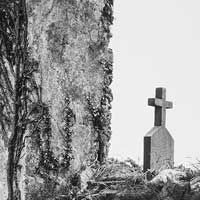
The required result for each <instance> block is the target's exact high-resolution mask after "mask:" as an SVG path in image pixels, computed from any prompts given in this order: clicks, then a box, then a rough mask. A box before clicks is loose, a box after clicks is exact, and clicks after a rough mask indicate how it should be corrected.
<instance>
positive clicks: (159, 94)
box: [148, 88, 173, 126]
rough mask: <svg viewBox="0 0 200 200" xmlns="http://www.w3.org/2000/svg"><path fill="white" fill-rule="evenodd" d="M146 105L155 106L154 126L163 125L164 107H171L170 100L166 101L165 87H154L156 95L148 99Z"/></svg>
mask: <svg viewBox="0 0 200 200" xmlns="http://www.w3.org/2000/svg"><path fill="white" fill-rule="evenodd" d="M148 105H149V106H154V107H155V120H154V126H165V123H166V109H169V108H172V107H173V104H172V102H169V101H166V89H165V88H156V97H155V98H149V99H148Z"/></svg>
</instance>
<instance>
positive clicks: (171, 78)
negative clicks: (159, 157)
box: [110, 0, 200, 164]
mask: <svg viewBox="0 0 200 200" xmlns="http://www.w3.org/2000/svg"><path fill="white" fill-rule="evenodd" d="M114 15H115V21H114V25H113V27H112V33H113V38H112V41H111V45H110V46H111V48H113V51H114V81H113V83H112V86H111V87H112V90H113V94H114V101H113V103H112V106H113V109H112V131H113V134H112V139H111V148H110V156H112V157H115V158H119V159H122V158H127V157H131V158H133V159H134V160H136V161H137V162H138V161H139V162H140V163H141V164H142V160H143V136H144V135H145V134H146V132H147V131H149V130H150V129H151V128H152V127H153V121H154V108H153V107H149V106H147V99H148V98H150V97H154V95H155V88H156V87H166V89H167V100H168V101H173V104H174V108H173V109H170V110H167V122H166V126H167V128H168V130H169V131H170V133H171V135H172V136H173V138H174V140H175V162H176V164H179V163H185V162H188V161H191V159H188V158H187V157H191V158H192V159H193V160H194V159H196V158H200V1H199V0H124V1H122V0H115V5H114Z"/></svg>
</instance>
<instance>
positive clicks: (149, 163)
mask: <svg viewBox="0 0 200 200" xmlns="http://www.w3.org/2000/svg"><path fill="white" fill-rule="evenodd" d="M148 105H149V106H154V107H155V118H154V127H153V128H152V129H151V130H150V131H149V132H148V133H147V134H146V135H145V137H144V163H143V169H144V171H147V170H148V169H151V170H158V171H159V170H162V169H166V168H171V167H173V164H174V140H173V138H172V136H171V135H170V133H169V131H168V130H167V128H166V127H165V124H166V109H168V108H172V107H173V104H172V102H168V101H166V89H165V88H156V97H155V98H150V99H148Z"/></svg>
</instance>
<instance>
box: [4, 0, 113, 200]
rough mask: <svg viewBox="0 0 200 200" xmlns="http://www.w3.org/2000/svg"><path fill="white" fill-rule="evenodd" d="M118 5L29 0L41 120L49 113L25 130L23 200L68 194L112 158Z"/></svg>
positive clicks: (108, 1) (21, 176)
mask: <svg viewBox="0 0 200 200" xmlns="http://www.w3.org/2000/svg"><path fill="white" fill-rule="evenodd" d="M112 4H113V1H111V0H27V12H28V22H29V23H28V41H29V47H30V49H29V50H30V56H31V57H32V58H33V59H34V60H35V61H36V62H37V63H38V64H39V72H38V73H37V74H36V75H35V79H36V82H37V85H38V86H39V88H40V91H39V94H33V100H36V99H37V98H39V99H40V102H39V103H38V105H37V106H36V109H35V110H36V111H35V119H37V120H38V119H39V115H40V114H41V113H42V116H43V118H42V119H40V120H38V122H39V123H38V124H35V126H33V127H31V128H30V130H29V133H27V136H29V134H31V133H33V134H32V135H31V137H27V139H26V145H25V148H24V150H23V156H22V159H21V160H20V163H19V165H20V166H21V169H20V171H19V178H18V180H19V185H20V189H21V197H22V199H23V200H25V199H26V200H36V199H37V200H46V199H55V198H59V195H60V196H61V195H65V194H69V191H68V190H69V188H70V184H71V182H73V184H72V185H74V186H77V187H79V186H80V185H81V184H84V183H85V182H86V180H79V179H80V178H82V179H89V176H92V173H91V172H92V170H91V169H90V168H91V167H92V166H93V165H95V164H96V163H98V161H99V162H103V161H104V160H105V159H106V157H107V154H108V147H109V140H110V136H111V128H110V119H111V113H110V109H111V105H110V103H111V101H112V93H111V90H110V88H109V85H110V84H111V82H112V62H113V55H112V51H111V49H109V47H108V45H109V41H110V38H111V33H110V25H111V24H112V21H113V16H112ZM34 128H36V130H34ZM2 146H3V145H2ZM1 152H3V153H2V154H1V155H0V156H1V157H0V158H1V164H2V165H3V166H2V167H1V168H0V170H1V171H2V173H1V175H0V181H1V186H0V195H1V199H2V200H6V196H7V189H6V188H7V187H6V174H5V173H6V172H5V170H6V160H7V159H6V158H5V157H6V154H5V152H6V150H5V149H2V151H1ZM100 155H101V156H100ZM100 158H101V160H100ZM4 161H5V163H4ZM70 181H71V182H70Z"/></svg>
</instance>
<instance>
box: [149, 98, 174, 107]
mask: <svg viewBox="0 0 200 200" xmlns="http://www.w3.org/2000/svg"><path fill="white" fill-rule="evenodd" d="M164 103H165V107H166V108H172V107H173V103H172V102H170V101H166V102H164ZM148 105H149V106H154V107H155V106H158V107H163V100H162V99H158V98H149V99H148Z"/></svg>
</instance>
